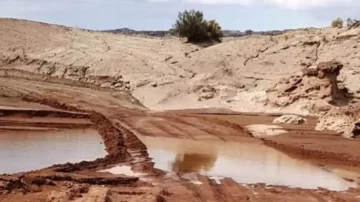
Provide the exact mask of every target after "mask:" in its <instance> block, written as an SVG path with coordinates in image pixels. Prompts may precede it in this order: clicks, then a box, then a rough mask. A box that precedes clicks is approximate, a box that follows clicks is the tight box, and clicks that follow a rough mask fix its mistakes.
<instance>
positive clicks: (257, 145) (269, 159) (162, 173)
mask: <svg viewBox="0 0 360 202" xmlns="http://www.w3.org/2000/svg"><path fill="white" fill-rule="evenodd" d="M23 82H24V83H25V84H26V85H25V84H22V85H18V81H16V82H15V81H14V80H12V79H4V78H2V79H0V85H1V86H5V88H9V87H12V88H14V89H21V90H19V91H15V92H14V90H12V91H11V93H12V94H11V95H12V96H14V94H16V96H15V97H13V98H12V99H11V100H9V103H14V102H13V99H15V98H17V99H19V100H22V102H21V106H20V105H19V108H26V110H20V111H21V113H20V114H19V112H20V111H19V109H14V108H12V109H6V110H7V111H6V113H3V114H2V116H1V120H2V121H4V122H3V123H4V124H3V126H8V127H13V128H12V129H6V128H5V129H2V130H3V131H5V132H9V131H10V132H11V133H13V132H15V128H17V127H21V126H22V127H34V128H37V129H46V133H48V132H49V133H51V131H49V130H48V129H49V128H52V129H58V130H63V129H66V127H64V126H61V124H63V123H66V124H68V127H69V128H70V129H71V128H72V129H74V128H84V127H85V126H86V127H89V126H90V127H92V128H96V130H97V131H98V134H99V135H100V136H101V139H102V141H103V143H104V146H105V148H106V152H107V155H106V156H104V157H101V158H98V159H94V160H88V161H81V162H78V163H64V164H58V163H56V165H52V166H50V167H47V168H43V169H40V170H36V171H33V172H25V173H22V174H13V175H0V201H1V202H3V201H14V202H20V201H24V199H26V200H28V201H30V202H32V201H52V202H55V201H59V200H60V201H76V200H80V201H81V200H85V201H86V200H88V201H94V200H92V199H93V198H96V197H98V198H99V201H106V200H110V201H111V200H112V201H270V202H272V201H339V200H342V201H357V200H358V198H357V197H358V195H359V194H360V190H359V189H358V188H349V189H347V188H348V187H352V185H354V184H355V185H356V184H357V181H353V182H351V181H348V180H345V179H344V178H345V177H343V176H344V175H345V173H346V172H355V173H356V171H354V170H355V169H354V170H352V169H348V168H346V169H345V168H342V167H341V166H338V167H337V165H339V164H341V162H348V160H349V159H351V160H352V162H353V163H354V164H349V165H348V166H349V168H357V167H358V164H356V165H355V162H357V161H359V156H360V155H358V154H360V149H358V148H359V147H356V146H357V145H358V141H356V140H355V141H350V140H346V139H341V137H339V136H336V135H334V134H329V133H324V132H314V131H313V129H312V128H313V125H312V124H313V123H314V121H315V119H314V121H312V119H311V120H310V121H309V123H308V125H304V126H292V125H290V126H283V128H284V129H285V130H288V131H289V134H286V135H280V136H277V137H271V138H263V139H258V138H254V137H253V136H252V135H251V134H250V133H249V132H248V131H247V129H246V126H247V125H249V124H269V122H270V121H272V119H273V118H274V117H273V116H255V115H249V114H245V115H241V114H236V115H229V114H227V115H222V114H218V113H217V114H209V113H207V114H202V113H187V112H157V113H153V112H150V111H146V110H143V108H141V107H140V108H136V107H134V106H133V107H124V106H131V105H132V104H131V102H129V101H128V100H121V99H119V98H115V97H113V94H111V93H109V92H107V91H102V90H101V91H100V90H97V89H92V88H88V87H79V86H78V87H73V86H66V85H63V84H56V85H55V84H52V83H47V82H42V81H36V82H34V81H29V80H24V81H23ZM49 89H57V90H53V91H49ZM60 90H61V91H60ZM6 92H10V91H6ZM24 92H27V93H26V94H24ZM3 93H4V92H3ZM55 98H56V99H55ZM27 102H28V103H40V104H41V105H45V106H48V107H51V108H56V109H60V110H66V111H69V110H70V111H73V112H72V113H64V112H58V111H57V110H51V109H46V110H45V111H46V113H45V112H44V110H39V109H38V108H37V107H34V105H32V104H29V106H31V107H26V103H27ZM2 103H5V104H6V99H5V98H3V100H2ZM124 103H125V104H124ZM3 105H4V104H3ZM12 107H15V108H16V105H15V104H13V105H12ZM29 108H34V110H31V109H30V110H29ZM35 109H36V110H35ZM4 110H5V109H4ZM40 111H41V112H40ZM47 117H49V119H47ZM27 120H29V121H27ZM89 122H90V123H91V124H89ZM34 123H36V125H33V124H34ZM22 124H23V125H22ZM27 124H30V125H27ZM23 129H24V128H23ZM28 131H29V130H28ZM30 131H32V132H31V133H33V132H34V131H36V130H30ZM84 138H85V135H84ZM158 138H160V139H158ZM90 139H91V138H90ZM165 139H166V141H164V140H165ZM86 142H87V140H86V141H85V143H86ZM91 144H92V143H91ZM93 144H95V143H93ZM214 144H215V145H214ZM332 145H333V146H332ZM349 145H352V147H349ZM82 146H83V147H84V148H86V147H89V146H90V145H87V144H84V145H82ZM269 146H270V147H269ZM285 146H286V147H285ZM64 147H65V146H64ZM271 147H272V148H271ZM95 148H98V147H95ZM273 148H275V149H276V150H275V149H273ZM81 149H82V148H81ZM92 149H93V148H92ZM277 149H279V150H277ZM159 150H161V151H162V152H165V154H163V153H161V152H159ZM88 151H90V150H88ZM304 151H305V152H304ZM309 151H316V153H317V154H318V155H313V154H312V153H307V152H309ZM159 153H160V154H159ZM345 155H346V156H345ZM95 156H98V155H95ZM95 156H94V157H95ZM152 158H153V159H152ZM84 160H85V159H84ZM333 160H334V161H333ZM319 162H321V164H322V165H321V166H318V165H319ZM335 162H337V163H335ZM59 163H60V162H59ZM169 165H171V166H169ZM324 165H325V166H324ZM124 166H125V167H124ZM326 166H328V167H326ZM119 167H120V170H121V171H120V173H113V174H112V173H110V171H112V170H111V169H112V168H119ZM129 168H131V171H132V172H130V170H129ZM328 168H332V169H333V170H330V169H328ZM108 169H110V170H108ZM124 169H125V170H124ZM334 169H337V171H336V172H335V171H334ZM347 169H348V170H347ZM106 170H107V171H108V172H99V171H106ZM115 172H116V171H115ZM134 173H135V174H134ZM137 173H142V174H144V175H145V176H142V175H141V176H140V175H137ZM359 173H360V172H359ZM348 174H349V173H348ZM310 177H311V178H310ZM314 179H316V180H314ZM311 180H312V182H305V181H311ZM317 186H320V187H325V189H324V188H319V189H317ZM294 187H302V188H294ZM328 189H330V190H328ZM331 190H338V191H331Z"/></svg>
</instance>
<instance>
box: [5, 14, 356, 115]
mask: <svg viewBox="0 0 360 202" xmlns="http://www.w3.org/2000/svg"><path fill="white" fill-rule="evenodd" d="M359 32H360V29H351V30H346V29H332V28H324V29H304V30H298V31H290V32H287V33H285V34H283V35H278V36H260V35H259V36H258V35H253V36H247V37H240V38H230V37H228V38H224V42H223V43H221V44H217V45H214V46H211V47H207V48H202V47H199V46H196V45H192V44H187V43H184V42H183V41H182V40H181V39H178V38H174V37H170V36H169V37H163V38H159V37H140V36H129V35H121V34H111V33H103V32H92V31H84V30H80V29H75V28H68V27H62V26H56V25H49V24H44V23H38V22H31V21H23V20H14V19H0V43H1V46H0V49H1V53H0V60H1V61H0V66H1V68H16V69H21V70H26V71H30V72H34V73H40V74H46V75H51V76H57V77H61V78H68V79H74V80H79V81H84V82H90V83H95V84H98V85H101V86H109V87H112V88H115V89H118V90H126V91H129V92H130V93H132V94H133V96H135V97H136V98H137V99H138V100H139V101H140V102H142V103H143V104H144V105H145V106H146V107H148V108H150V109H154V110H166V109H183V108H204V107H214V108H227V109H232V110H236V111H251V112H265V111H266V112H277V111H288V112H296V113H303V114H306V113H309V110H308V108H307V105H308V103H307V101H306V100H305V101H299V102H297V103H294V104H293V103H290V104H289V105H288V106H281V107H280V108H279V107H278V108H276V107H274V106H269V105H265V104H266V98H267V94H266V90H267V89H270V88H272V87H273V86H274V85H275V84H276V83H277V82H278V81H279V80H281V79H283V78H288V77H290V76H292V75H296V74H301V71H300V70H301V69H302V68H304V67H310V66H313V65H316V64H318V63H319V62H323V61H328V60H332V59H336V60H338V61H340V62H341V63H342V64H343V65H344V68H343V69H342V70H341V72H340V76H339V78H338V80H339V83H340V84H339V85H344V86H345V87H346V88H348V89H349V92H350V93H352V94H354V95H355V96H356V95H357V94H358V93H360V91H359V89H360V88H359V87H360V84H359V82H357V78H358V77H359V73H360V67H359V64H360V63H359V60H360V57H359V56H360V53H359V51H358V47H359V45H360V44H359V43H360V40H359V39H360V35H359Z"/></svg>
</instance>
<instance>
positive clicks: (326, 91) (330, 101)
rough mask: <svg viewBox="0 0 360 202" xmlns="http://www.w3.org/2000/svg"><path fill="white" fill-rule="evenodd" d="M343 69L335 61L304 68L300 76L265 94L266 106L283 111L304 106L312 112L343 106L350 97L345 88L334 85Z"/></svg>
mask: <svg viewBox="0 0 360 202" xmlns="http://www.w3.org/2000/svg"><path fill="white" fill-rule="evenodd" d="M342 68H343V64H341V63H340V62H339V61H335V60H332V61H328V62H320V63H319V64H318V65H317V66H310V67H306V68H303V69H302V73H301V74H300V75H294V76H291V77H290V78H285V79H283V80H280V82H278V83H277V84H275V86H274V87H273V88H270V89H269V90H268V91H267V95H268V103H270V104H274V105H276V106H280V107H286V106H289V105H292V104H296V103H297V102H305V103H307V104H308V106H310V107H311V110H312V111H314V112H321V111H326V110H329V109H330V108H331V107H332V106H342V105H345V104H347V103H348V102H349V99H350V95H349V93H348V90H347V89H346V88H344V87H339V84H338V81H337V77H338V76H339V74H340V70H341V69H342Z"/></svg>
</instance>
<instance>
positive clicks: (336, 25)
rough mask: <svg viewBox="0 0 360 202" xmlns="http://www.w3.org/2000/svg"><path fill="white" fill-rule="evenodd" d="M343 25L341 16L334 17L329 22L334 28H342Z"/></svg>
mask: <svg viewBox="0 0 360 202" xmlns="http://www.w3.org/2000/svg"><path fill="white" fill-rule="evenodd" d="M343 25H344V21H343V20H342V19H341V18H336V19H335V20H333V21H332V22H331V27H334V28H342V27H343Z"/></svg>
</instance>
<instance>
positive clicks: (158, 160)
mask: <svg viewBox="0 0 360 202" xmlns="http://www.w3.org/2000/svg"><path fill="white" fill-rule="evenodd" d="M139 138H140V139H141V140H142V141H143V142H144V144H145V145H146V146H147V147H148V152H149V155H150V157H152V158H154V159H153V161H154V162H155V167H156V168H158V169H162V170H165V171H170V172H171V171H175V172H181V173H191V172H196V173H200V174H203V175H207V176H209V178H211V179H214V180H216V182H217V183H221V179H223V178H224V177H230V178H232V179H234V180H235V181H237V182H238V183H246V184H253V183H265V184H268V185H284V186H289V187H299V188H305V189H316V188H318V187H322V188H327V189H330V190H335V191H342V190H347V189H348V188H350V187H356V184H355V183H352V182H349V181H346V180H344V179H343V178H341V177H340V176H338V175H336V174H335V173H333V172H329V171H326V170H324V169H321V168H319V167H316V166H313V165H311V164H308V163H306V162H304V161H300V160H295V159H292V158H290V157H289V156H287V155H285V154H283V153H281V152H278V151H277V150H275V149H272V148H269V147H266V146H263V145H260V144H256V143H230V142H228V143H227V142H221V141H201V142H200V141H194V140H182V139H175V138H157V137H139Z"/></svg>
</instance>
